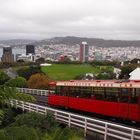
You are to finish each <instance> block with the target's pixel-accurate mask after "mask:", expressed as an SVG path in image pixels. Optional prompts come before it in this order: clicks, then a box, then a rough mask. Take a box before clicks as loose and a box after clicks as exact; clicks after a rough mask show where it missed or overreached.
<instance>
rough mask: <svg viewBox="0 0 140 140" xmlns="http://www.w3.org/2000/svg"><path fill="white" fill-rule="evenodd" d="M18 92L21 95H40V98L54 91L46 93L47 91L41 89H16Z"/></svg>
mask: <svg viewBox="0 0 140 140" xmlns="http://www.w3.org/2000/svg"><path fill="white" fill-rule="evenodd" d="M17 90H18V91H19V92H22V93H29V94H33V95H40V96H48V93H49V92H52V93H53V92H54V91H48V90H42V89H30V88H17Z"/></svg>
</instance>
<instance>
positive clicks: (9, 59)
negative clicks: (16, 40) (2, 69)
mask: <svg viewBox="0 0 140 140" xmlns="http://www.w3.org/2000/svg"><path fill="white" fill-rule="evenodd" d="M1 61H2V62H3V63H13V62H14V54H12V48H11V47H4V48H3V55H2V58H1Z"/></svg>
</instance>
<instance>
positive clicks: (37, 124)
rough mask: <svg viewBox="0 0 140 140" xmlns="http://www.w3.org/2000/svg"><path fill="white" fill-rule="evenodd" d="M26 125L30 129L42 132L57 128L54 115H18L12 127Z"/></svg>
mask: <svg viewBox="0 0 140 140" xmlns="http://www.w3.org/2000/svg"><path fill="white" fill-rule="evenodd" d="M22 125H26V126H28V127H34V128H40V129H42V130H50V129H51V128H53V127H55V126H57V125H58V124H57V123H56V121H55V119H54V116H53V115H52V114H49V113H48V114H47V115H46V116H45V115H41V114H37V113H34V112H32V113H26V114H22V115H18V116H17V117H16V119H15V122H14V123H13V124H12V126H22Z"/></svg>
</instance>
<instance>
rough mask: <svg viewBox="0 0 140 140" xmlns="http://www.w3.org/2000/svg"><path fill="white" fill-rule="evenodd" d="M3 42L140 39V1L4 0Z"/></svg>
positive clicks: (0, 16) (0, 15) (1, 14)
mask: <svg viewBox="0 0 140 140" xmlns="http://www.w3.org/2000/svg"><path fill="white" fill-rule="evenodd" d="M0 2H1V5H0V23H1V24H0V31H1V33H0V39H1V40H2V39H4V40H5V39H17V38H18V39H45V38H52V37H55V36H81V37H93V38H104V39H117V40H118V39H119V40H120V39H121V40H139V38H140V31H139V21H140V15H139V11H140V1H139V0H135V1H133V0H106V1H101V0H98V1H97V0H86V1H85V0H77V1H74V0H67V1H65V0H61V1H58V0H5V1H2V0H0Z"/></svg>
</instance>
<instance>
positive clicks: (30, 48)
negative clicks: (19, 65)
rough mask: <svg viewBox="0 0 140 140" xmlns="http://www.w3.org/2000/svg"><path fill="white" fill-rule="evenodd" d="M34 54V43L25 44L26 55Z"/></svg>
mask: <svg viewBox="0 0 140 140" xmlns="http://www.w3.org/2000/svg"><path fill="white" fill-rule="evenodd" d="M28 54H32V55H34V54H35V46H34V45H26V55H28Z"/></svg>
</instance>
